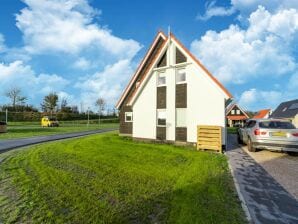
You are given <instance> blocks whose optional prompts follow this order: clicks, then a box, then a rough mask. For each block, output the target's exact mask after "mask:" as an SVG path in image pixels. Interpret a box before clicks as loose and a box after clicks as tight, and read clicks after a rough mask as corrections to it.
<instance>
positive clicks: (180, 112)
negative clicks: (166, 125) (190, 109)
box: [176, 108, 186, 127]
mask: <svg viewBox="0 0 298 224" xmlns="http://www.w3.org/2000/svg"><path fill="white" fill-rule="evenodd" d="M176 127H186V108H177V109H176Z"/></svg>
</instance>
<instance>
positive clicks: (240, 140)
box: [237, 134, 243, 145]
mask: <svg viewBox="0 0 298 224" xmlns="http://www.w3.org/2000/svg"><path fill="white" fill-rule="evenodd" d="M237 139H238V143H239V144H241V145H242V144H243V141H242V139H241V138H240V135H239V134H238V135H237Z"/></svg>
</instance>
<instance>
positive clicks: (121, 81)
mask: <svg viewBox="0 0 298 224" xmlns="http://www.w3.org/2000/svg"><path fill="white" fill-rule="evenodd" d="M132 73H133V69H132V67H131V62H130V61H129V60H121V61H119V62H117V63H115V64H112V65H107V66H106V67H105V69H104V70H103V71H102V72H96V73H95V74H93V75H91V76H89V77H87V78H86V79H85V80H81V81H79V82H77V83H76V85H75V87H76V88H78V89H80V90H82V93H81V102H84V105H87V106H89V107H94V104H95V100H96V99H98V98H99V97H103V98H104V99H105V100H106V101H107V104H108V105H109V106H114V103H115V102H116V100H117V99H118V97H119V96H120V94H121V93H122V91H123V86H125V84H127V80H128V78H129V77H130V76H131V74H132Z"/></svg>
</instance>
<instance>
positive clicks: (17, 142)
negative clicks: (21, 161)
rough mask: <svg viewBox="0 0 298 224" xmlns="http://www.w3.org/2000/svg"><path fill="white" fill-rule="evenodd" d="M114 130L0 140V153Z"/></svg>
mask: <svg viewBox="0 0 298 224" xmlns="http://www.w3.org/2000/svg"><path fill="white" fill-rule="evenodd" d="M114 130H117V129H116V128H109V129H102V130H92V131H83V132H75V133H66V134H59V135H48V136H38V137H31V138H19V139H9V140H0V153H3V152H7V151H10V150H12V149H16V148H20V147H24V146H29V145H34V144H39V143H43V142H50V141H56V140H62V139H67V138H77V137H82V136H86V135H91V134H97V133H104V132H109V131H114Z"/></svg>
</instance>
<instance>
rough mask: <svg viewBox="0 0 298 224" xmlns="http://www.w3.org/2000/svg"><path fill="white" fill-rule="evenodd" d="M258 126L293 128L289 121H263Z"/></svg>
mask: <svg viewBox="0 0 298 224" xmlns="http://www.w3.org/2000/svg"><path fill="white" fill-rule="evenodd" d="M259 126H260V128H270V129H295V126H294V125H293V124H292V123H291V122H286V121H263V122H260V123H259Z"/></svg>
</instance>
